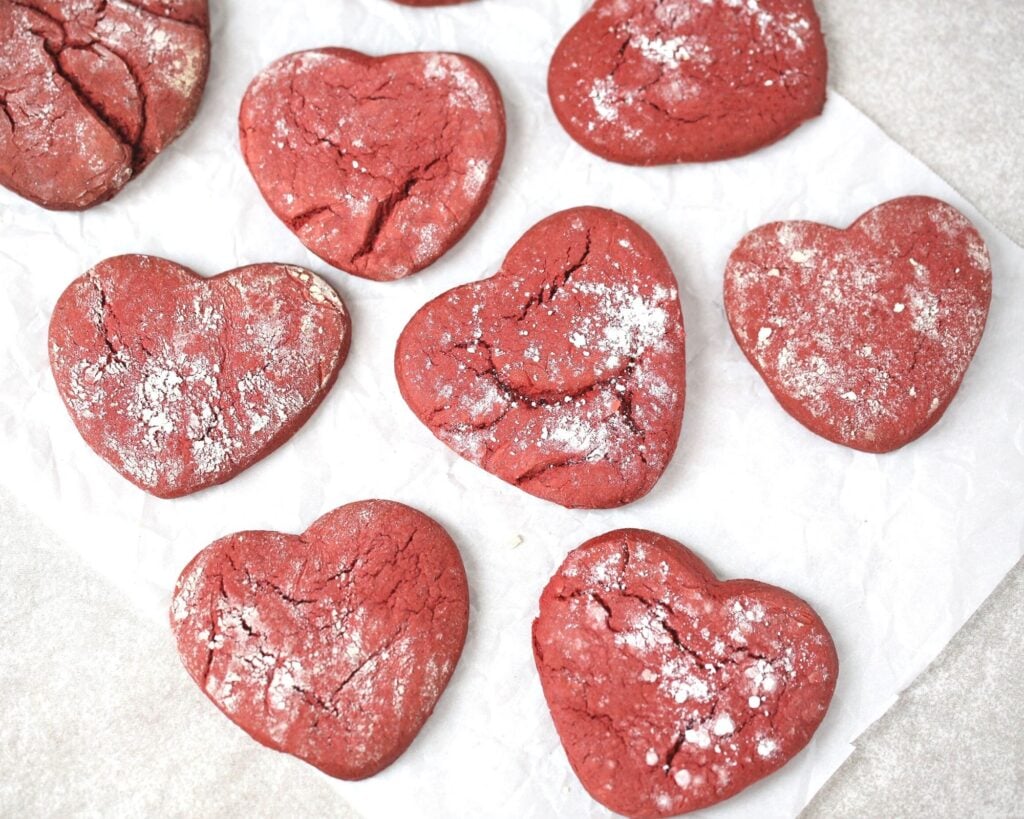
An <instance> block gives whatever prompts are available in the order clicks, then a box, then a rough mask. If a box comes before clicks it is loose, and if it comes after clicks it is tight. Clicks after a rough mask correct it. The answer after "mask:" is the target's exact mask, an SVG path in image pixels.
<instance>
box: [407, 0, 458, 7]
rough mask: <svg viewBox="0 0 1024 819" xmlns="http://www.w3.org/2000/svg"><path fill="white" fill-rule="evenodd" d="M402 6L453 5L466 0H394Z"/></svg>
mask: <svg viewBox="0 0 1024 819" xmlns="http://www.w3.org/2000/svg"><path fill="white" fill-rule="evenodd" d="M395 2H396V3H401V4H402V5H403V6H454V5H455V4H456V3H465V2H466V0H395Z"/></svg>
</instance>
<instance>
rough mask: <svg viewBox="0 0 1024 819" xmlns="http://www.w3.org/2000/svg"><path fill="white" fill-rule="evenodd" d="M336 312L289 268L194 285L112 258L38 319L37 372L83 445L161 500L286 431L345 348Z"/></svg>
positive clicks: (143, 261)
mask: <svg viewBox="0 0 1024 819" xmlns="http://www.w3.org/2000/svg"><path fill="white" fill-rule="evenodd" d="M350 337H351V332H350V321H349V317H348V313H347V312H346V310H345V307H344V305H343V304H342V302H341V299H340V298H339V297H338V295H337V294H336V293H335V292H334V291H333V290H332V289H331V288H330V286H329V285H327V284H326V283H325V282H323V281H322V280H321V279H319V278H318V277H316V276H315V275H313V274H312V273H310V272H309V271H307V270H304V269H302V268H300V267H292V266H288V265H279V264H257V265H250V266H248V267H240V268H237V269H235V270H231V271H228V272H226V273H221V274H220V275H218V276H213V277H211V278H209V279H205V278H203V277H201V276H199V275H197V274H196V273H194V272H192V271H191V270H189V269H188V268H186V267H182V266H181V265H178V264H175V263H174V262H170V261H167V260H166V259H160V258H157V257H154V256H141V255H129V256H115V257H113V258H111V259H106V260H105V261H102V262H100V263H99V264H98V265H96V266H95V267H94V268H92V269H91V270H89V271H88V272H87V273H85V274H84V275H83V276H81V277H79V278H78V279H76V280H75V281H74V282H72V283H71V285H70V286H69V287H68V288H67V290H65V291H64V293H63V294H62V295H61V297H60V299H59V300H58V302H57V305H56V307H55V308H54V311H53V317H52V318H51V321H50V330H49V351H50V367H51V370H52V371H53V377H54V380H55V381H56V383H57V389H58V391H59V392H60V395H61V398H62V399H63V400H64V404H65V406H66V407H67V409H68V412H69V413H70V414H71V418H72V420H73V421H74V422H75V426H76V427H77V428H78V431H79V432H80V433H81V435H82V437H83V438H84V439H85V441H86V443H87V444H88V445H89V446H90V447H92V449H93V450H94V451H95V452H96V453H97V454H99V455H100V456H101V457H102V458H103V459H104V460H106V461H107V462H108V463H109V464H110V465H111V466H112V467H114V469H116V470H117V471H118V472H120V473H121V474H122V475H123V476H124V477H125V478H127V479H128V480H130V481H131V482H132V483H134V484H135V485H136V486H139V487H140V488H142V489H145V490H146V491H147V492H150V493H152V494H154V495H157V496H158V497H163V498H171V497H178V496H180V495H186V494H188V493H190V492H195V491H197V490H199V489H203V488H205V487H207V486H212V485H214V484H218V483H223V482H224V481H226V480H228V479H230V478H231V477H233V476H234V475H236V474H238V473H239V472H241V471H242V470H243V469H246V468H247V467H249V466H251V465H252V464H253V463H255V462H256V461H258V460H259V459H261V458H263V457H265V456H266V455H269V454H270V453H271V452H272V451H273V450H274V449H276V448H277V447H278V446H280V445H281V444H282V443H284V442H285V441H286V440H287V439H288V438H290V437H291V436H292V435H293V434H294V433H295V432H296V431H297V430H298V428H299V427H300V426H302V424H303V423H304V422H305V421H306V419H307V418H308V417H309V416H310V415H311V414H312V413H313V411H314V410H315V409H316V407H317V406H318V405H319V403H320V401H321V400H322V399H323V397H324V396H325V395H326V394H327V392H328V390H330V388H331V385H332V384H333V383H334V381H335V379H336V378H337V375H338V371H339V370H340V369H341V365H342V364H343V363H344V361H345V357H346V356H347V354H348V348H349V341H350Z"/></svg>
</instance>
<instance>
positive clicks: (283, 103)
mask: <svg viewBox="0 0 1024 819" xmlns="http://www.w3.org/2000/svg"><path fill="white" fill-rule="evenodd" d="M240 128H241V140H242V151H243V153H244V154H245V161H246V163H247V164H248V166H249V170H250V171H251V172H252V175H253V178H254V179H255V180H256V184H257V185H258V186H259V189H260V192H261V193H262V194H263V197H264V198H265V199H266V200H267V203H268V204H269V205H270V207H271V209H272V210H273V211H274V213H275V214H277V216H278V217H279V218H280V219H281V220H282V221H283V222H284V223H285V224H286V225H288V227H289V228H290V229H291V230H292V232H294V233H295V234H296V235H297V236H298V237H299V239H300V240H301V241H302V243H303V244H304V245H305V246H306V247H308V248H309V249H310V250H311V251H313V252H314V253H316V254H317V255H318V256H320V257H321V258H322V259H324V260H325V261H327V262H329V263H330V264H332V265H334V266H335V267H338V268H341V269H342V270H345V271H347V272H349V273H353V274H355V275H357V276H363V277H365V278H368V279H375V280H377V281H390V280H392V279H400V278H402V277H403V276H408V275H409V274H411V273H415V272H416V271H417V270H421V269H423V268H424V267H426V266H427V265H429V264H430V263H431V262H433V261H435V260H436V259H437V258H439V257H440V256H441V255H442V254H444V253H445V252H446V251H447V250H448V249H449V248H450V247H451V246H452V245H454V244H455V243H456V242H457V241H458V240H459V239H461V238H462V236H463V234H464V233H465V232H466V231H467V230H468V229H469V227H470V225H472V224H473V222H474V221H476V218H477V217H478V216H479V215H480V212H481V211H482V210H483V208H484V205H485V204H486V203H487V199H488V197H489V196H490V195H491V189H492V188H493V187H494V182H495V179H496V178H497V175H498V168H499V166H500V165H501V160H502V157H503V156H504V153H505V111H504V107H503V106H502V102H501V93H500V92H499V90H498V86H497V85H496V84H495V82H494V80H493V79H492V78H491V75H490V74H489V73H488V71H487V69H486V68H484V67H483V66H482V65H481V64H480V63H478V62H477V61H476V60H474V59H472V58H470V57H465V56H463V55H460V54H443V53H415V54H395V55H391V56H387V57H379V58H375V57H367V56H365V55H363V54H360V53H358V52H356V51H349V50H347V49H342V48H325V49H320V50H316V51H303V52H299V53H296V54H290V55H288V56H287V57H283V58H281V59H280V60H278V61H277V62H275V63H273V64H272V65H270V66H269V67H268V68H266V69H264V70H263V71H262V72H261V73H260V74H258V75H257V76H256V78H255V79H254V80H253V81H252V84H251V85H250V86H249V90H248V91H246V93H245V98H244V99H243V100H242V108H241V113H240Z"/></svg>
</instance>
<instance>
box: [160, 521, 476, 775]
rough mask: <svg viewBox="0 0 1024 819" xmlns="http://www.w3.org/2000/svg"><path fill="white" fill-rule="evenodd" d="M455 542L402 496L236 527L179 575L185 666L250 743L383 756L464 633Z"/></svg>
mask: <svg viewBox="0 0 1024 819" xmlns="http://www.w3.org/2000/svg"><path fill="white" fill-rule="evenodd" d="M468 609H469V605H468V593H467V586H466V578H465V572H464V570H463V568H462V562H461V559H460V557H459V554H458V551H457V549H456V547H455V544H454V543H453V542H452V541H451V539H450V538H449V537H448V536H447V534H446V533H445V532H444V530H443V529H441V527H440V526H438V525H437V524H436V523H435V522H434V521H432V520H431V519H430V518H427V517H426V516H425V515H422V514H421V513H419V512H417V511H416V510H414V509H410V508H409V507H406V506H402V505H401V504H397V503H391V502H389V501H364V502H360V503H355V504H350V505H348V506H345V507H342V508H341V509H338V510H335V511H334V512H331V513H329V514H328V515H325V516H324V517H322V518H321V519H320V520H318V521H317V522H316V523H315V524H314V525H313V526H311V527H310V529H309V530H307V532H306V533H305V534H304V535H301V536H293V535H282V534H278V533H275V532H242V533H240V534H237V535H232V536H229V537H227V538H223V539H221V540H219V541H217V542H215V543H214V544H212V545H211V546H209V547H207V548H206V549H204V550H203V551H202V552H200V553H199V554H198V555H197V556H196V558H195V559H194V560H193V561H192V563H191V564H190V565H189V566H188V567H186V568H185V570H184V571H183V572H182V575H181V577H180V578H179V581H178V584H177V588H176V590H175V595H174V599H173V601H172V604H171V611H170V619H171V627H172V628H173V630H174V632H175V636H176V638H177V642H178V649H179V652H180V654H181V658H182V661H183V663H184V664H185V667H186V669H187V670H188V672H189V674H190V675H191V676H192V677H193V679H194V680H195V681H196V683H197V684H198V685H199V686H200V687H201V688H202V689H203V691H204V692H205V693H206V694H207V696H209V697H210V699H211V700H213V702H214V703H216V704H217V706H218V707H219V708H220V709H221V710H222V711H223V712H224V713H225V714H226V715H227V716H228V717H229V718H230V719H232V720H233V721H234V722H236V723H237V724H238V725H239V726H241V727H242V728H243V729H244V730H246V731H247V732H248V733H250V734H251V735H252V736H254V737H255V738H256V739H258V740H259V741H261V742H263V743H265V744H268V745H270V746H271V747H273V748H276V749H278V750H281V751H284V752H286V753H291V754H294V755H295V756H297V757H299V758H300V759H303V760H305V761H306V762H309V763H310V764H312V765H315V766H316V767H318V768H320V769H321V770H323V771H325V772H326V773H328V774H330V775H332V776H338V777H342V778H345V779H360V778H363V777H365V776H370V775H372V774H373V773H376V772H377V771H379V770H380V769H381V768H383V767H385V766H386V765H388V764H390V763H391V762H392V761H393V760H394V759H395V758H396V757H397V756H398V755H399V754H400V753H401V752H402V751H403V750H404V749H405V747H406V746H407V745H408V744H409V742H411V741H412V739H413V737H414V736H415V735H416V733H417V732H418V731H419V729H420V727H421V726H422V725H423V723H424V721H425V720H426V719H427V717H428V716H429V715H430V713H431V711H432V710H433V708H434V705H435V704H436V702H437V699H438V697H439V696H440V695H441V692H442V691H443V690H444V688H445V686H446V685H447V682H448V679H449V678H450V677H451V674H452V672H453V671H454V668H455V664H456V662H457V661H458V658H459V654H460V653H461V651H462V644H463V642H464V640H465V635H466V624H467V617H468Z"/></svg>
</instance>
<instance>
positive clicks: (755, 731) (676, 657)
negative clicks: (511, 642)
mask: <svg viewBox="0 0 1024 819" xmlns="http://www.w3.org/2000/svg"><path fill="white" fill-rule="evenodd" d="M533 633H534V654H535V658H536V662H537V668H538V671H539V672H540V675H541V681H542V684H543V686H544V693H545V696H546V697H547V700H548V705H549V707H550V708H551V714H552V717H553V718H554V721H555V725H556V727H557V728H558V731H559V734H560V735H561V737H562V741H563V744H564V746H565V749H566V752H567V754H568V755H569V759H570V761H571V762H572V764H573V767H574V769H575V770H576V772H577V774H578V775H579V776H580V779H581V780H582V782H583V785H584V786H585V787H586V788H587V790H588V791H589V792H590V793H591V794H592V795H593V796H594V797H595V798H597V799H598V800H599V801H600V802H602V803H603V804H604V805H606V806H608V807H609V808H611V809H612V810H614V811H616V812H618V813H621V814H623V815H627V816H634V815H662V816H669V815H674V814H677V813H683V812H686V811H690V810H695V809H698V808H701V807H706V806H708V805H711V804H714V803H715V802H718V801H720V800H722V799H726V798H728V797H729V796H731V795H733V794H734V793H736V792H738V791H739V790H742V789H743V788H745V787H746V786H747V785H749V784H751V783H752V782H754V781H756V780H757V779H760V778H761V777H763V776H766V775H767V774H769V773H771V772H772V771H774V770H775V769H776V768H778V767H780V766H781V765H782V764H784V763H785V762H786V761H787V760H788V759H789V758H790V757H792V756H793V755H794V754H796V753H797V752H798V751H799V750H800V749H801V748H802V747H803V746H804V745H805V744H806V743H807V741H808V740H809V739H810V736H811V734H812V733H813V732H814V730H815V728H816V727H817V725H818V723H819V722H820V721H821V719H822V717H823V716H824V714H825V711H826V709H827V707H828V703H829V700H830V698H831V695H832V690H833V688H834V686H835V682H836V673H837V662H836V655H835V649H834V647H833V645H832V641H831V639H830V637H829V635H828V632H827V631H826V630H825V628H824V626H823V625H822V624H821V621H820V620H819V619H818V617H817V615H815V614H814V612H813V611H811V610H810V608H809V607H808V606H807V605H806V604H805V603H804V602H803V601H801V600H799V599H797V598H796V597H794V596H793V595H790V594H788V593H787V592H785V591H783V590H781V589H776V588H773V587H770V586H765V585H763V584H758V583H753V582H751V581H736V582H731V583H719V582H718V581H716V580H715V578H714V577H713V576H712V575H711V574H710V573H709V572H708V571H707V569H706V568H705V567H704V566H703V565H702V564H700V562H699V561H698V560H697V559H696V557H695V556H693V555H692V554H690V553H689V552H687V551H686V550H685V549H684V548H683V547H682V546H680V545H679V544H677V543H675V542H673V541H670V540H668V539H666V538H663V537H660V536H659V535H656V534H654V533H652V532H644V531H640V530H621V531H618V532H610V533H608V534H607V535H603V536H601V537H598V538H595V539H594V540H592V541H590V542H588V543H586V544H584V545H583V546H581V547H580V548H578V549H576V550H574V551H573V552H572V553H570V555H569V557H568V558H567V559H566V561H565V563H563V565H562V567H561V568H560V569H559V571H558V572H557V573H556V574H555V576H554V577H553V578H552V580H551V582H550V583H549V585H548V587H547V588H546V589H545V591H544V594H543V596H542V597H541V603H540V615H539V617H538V618H537V620H536V621H535V622H534V632H533Z"/></svg>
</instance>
